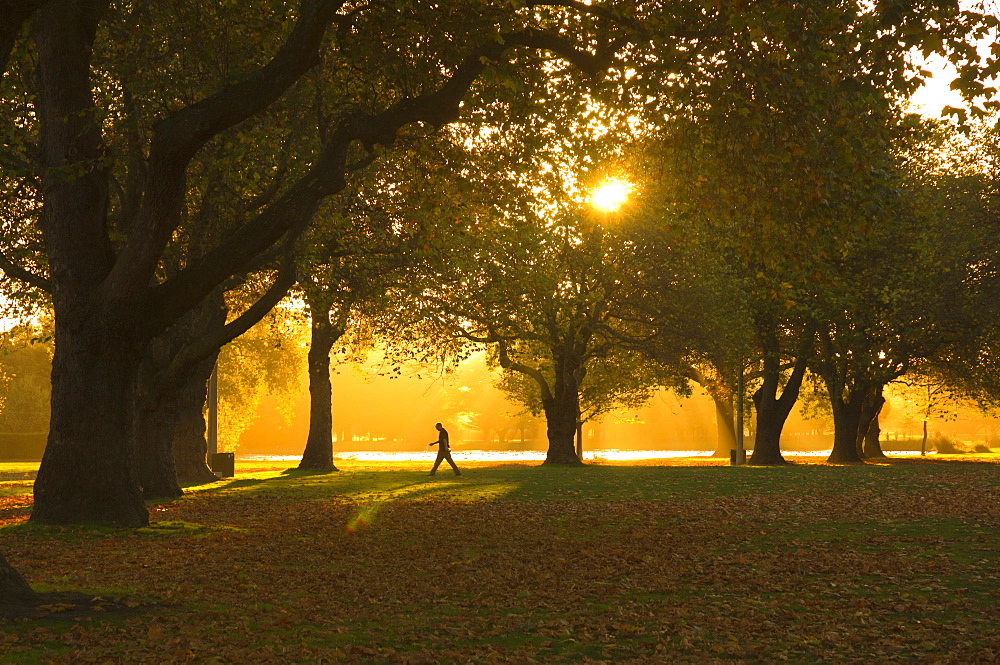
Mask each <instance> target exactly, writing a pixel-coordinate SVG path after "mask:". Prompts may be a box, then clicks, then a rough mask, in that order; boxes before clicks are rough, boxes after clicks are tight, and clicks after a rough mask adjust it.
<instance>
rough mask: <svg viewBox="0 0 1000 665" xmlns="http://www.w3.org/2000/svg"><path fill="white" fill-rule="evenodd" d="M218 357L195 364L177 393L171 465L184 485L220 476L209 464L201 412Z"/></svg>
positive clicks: (203, 417) (216, 355)
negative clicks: (172, 461) (172, 460)
mask: <svg viewBox="0 0 1000 665" xmlns="http://www.w3.org/2000/svg"><path fill="white" fill-rule="evenodd" d="M217 359H218V353H216V354H214V355H213V356H212V357H211V358H209V359H208V360H206V361H204V362H203V363H201V364H200V365H198V367H196V368H195V370H194V371H193V372H192V373H191V376H190V378H189V379H188V381H187V383H186V384H185V385H184V386H183V387H182V388H181V391H180V393H179V395H178V400H177V426H176V428H175V429H174V467H175V468H176V469H177V481H178V482H179V483H182V484H185V485H201V484H205V483H214V482H215V481H217V480H218V479H219V477H218V476H216V475H215V474H214V473H212V469H210V468H209V466H208V441H207V440H206V438H205V431H206V427H205V412H204V409H205V400H206V398H207V396H208V378H209V376H211V374H212V368H213V367H214V366H215V362H216V360H217Z"/></svg>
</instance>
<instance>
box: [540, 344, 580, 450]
mask: <svg viewBox="0 0 1000 665" xmlns="http://www.w3.org/2000/svg"><path fill="white" fill-rule="evenodd" d="M553 355H554V358H553V359H554V361H555V363H554V364H555V381H554V382H553V390H552V393H551V395H550V397H549V398H548V399H543V400H542V406H543V409H544V411H545V425H546V431H547V434H548V439H549V449H548V452H547V453H546V454H545V462H544V463H545V464H579V463H580V461H581V460H580V456H579V455H578V454H577V452H576V446H575V443H576V441H575V440H576V432H577V425H578V424H579V421H580V382H581V381H582V380H583V376H584V374H585V372H586V370H585V369H584V368H583V367H582V362H580V361H579V360H577V359H576V357H575V355H574V354H573V353H572V352H569V353H567V354H566V356H559V355H557V354H553Z"/></svg>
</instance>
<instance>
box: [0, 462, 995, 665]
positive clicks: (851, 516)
mask: <svg viewBox="0 0 1000 665" xmlns="http://www.w3.org/2000/svg"><path fill="white" fill-rule="evenodd" d="M459 463H460V464H461V461H459ZM689 463H693V460H692V461H690V462H689ZM338 464H339V465H340V466H341V468H342V471H340V472H339V473H333V474H312V473H305V472H299V471H287V470H285V469H283V468H280V467H276V466H268V465H267V464H263V463H253V464H238V467H237V476H236V477H235V478H233V479H227V480H223V481H220V482H218V483H213V484H212V485H207V486H202V487H192V488H188V492H187V494H186V495H185V496H184V497H183V498H181V499H179V500H176V501H162V502H156V503H153V504H151V506H150V508H151V518H152V520H153V521H152V523H151V525H150V527H148V528H145V529H138V530H133V531H116V530H109V529H100V528H92V527H86V526H79V527H49V526H40V525H34V524H28V523H25V519H26V517H27V515H28V512H29V511H30V484H28V483H29V482H30V479H28V480H27V481H26V479H25V478H24V477H23V474H24V473H28V474H30V472H31V469H27V470H25V469H24V468H23V465H22V466H19V467H16V468H15V467H13V465H11V466H10V467H8V466H7V465H0V479H2V480H0V497H2V498H0V524H2V525H3V527H2V528H0V551H3V552H4V553H5V554H6V556H7V557H8V559H9V560H10V561H11V562H12V563H13V564H14V565H16V566H17V567H18V568H19V569H20V570H21V571H22V572H23V573H24V574H25V576H26V577H27V578H28V579H29V580H30V581H31V582H32V583H33V584H34V586H35V587H36V588H38V589H39V590H46V589H64V590H79V591H86V592H89V593H94V594H97V595H104V596H126V600H128V601H130V602H133V603H135V604H139V605H140V607H143V606H145V604H147V603H156V605H152V606H149V607H146V611H145V612H144V613H142V614H140V615H138V616H134V617H128V618H121V617H119V618H114V617H111V618H102V617H101V616H100V613H99V612H98V613H94V614H95V615H94V616H93V617H87V618H84V619H82V620H77V621H60V620H59V617H58V612H54V613H53V614H52V615H51V616H50V617H48V618H46V619H43V620H36V621H27V622H13V623H11V622H8V623H7V624H0V660H2V661H3V662H5V663H6V662H11V663H36V662H37V663H41V662H57V663H59V662H65V663H87V662H101V663H103V662H128V663H145V662H156V663H161V662H178V663H180V662H192V661H193V662H217V663H244V662H253V663H258V662H276V663H277V662H280V663H286V662H310V663H315V662H323V661H327V662H340V661H344V662H365V663H369V662H371V663H397V662H409V663H434V662H440V663H452V662H477V663H486V662H516V663H528V662H595V661H605V662H615V663H617V662H635V663H647V662H669V663H686V662H690V663H702V662H722V663H732V662H744V663H751V662H752V663H773V662H800V663H819V662H829V663H849V662H857V663H871V662H889V661H903V662H922V661H927V662H941V663H963V664H964V663H977V662H982V663H987V662H996V660H997V659H1000V570H998V566H997V564H998V563H1000V556H998V555H1000V456H998V455H996V454H993V455H978V456H969V455H963V456H960V457H959V456H956V457H955V458H945V457H941V456H935V458H934V459H933V460H931V459H925V460H912V459H904V460H894V461H892V462H890V463H886V464H870V465H863V466H830V465H825V464H815V463H808V464H806V463H800V464H794V465H789V466H787V467H781V468H753V467H729V466H725V465H722V463H721V462H720V463H716V464H714V465H712V464H711V463H708V464H707V465H706V462H705V461H704V460H699V461H698V464H700V466H691V465H688V464H686V463H685V462H684V461H682V460H677V461H674V462H672V463H671V464H670V465H667V466H653V465H647V464H643V463H634V462H629V463H628V465H624V464H622V465H611V464H599V465H598V464H594V465H588V466H585V467H580V468H554V467H553V468H550V467H538V466H527V465H516V464H512V465H503V466H489V465H486V464H479V465H476V464H467V465H463V476H462V478H454V477H453V476H451V475H450V474H440V473H439V475H438V476H436V477H435V478H429V477H427V476H426V471H427V469H426V466H427V465H425V464H417V463H397V464H395V465H393V466H389V465H384V464H383V465H379V464H372V463H363V462H345V463H342V464H340V463H338ZM213 659H215V660H214V661H213Z"/></svg>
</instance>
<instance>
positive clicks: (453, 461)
mask: <svg viewBox="0 0 1000 665" xmlns="http://www.w3.org/2000/svg"><path fill="white" fill-rule="evenodd" d="M444 458H445V459H446V460H448V464H451V468H452V470H453V471H454V472H455V475H456V476H460V475H462V472H461V471H459V470H458V467H457V466H455V460H453V459H452V458H451V451H450V450H449V451H448V452H446V453H445V454H444Z"/></svg>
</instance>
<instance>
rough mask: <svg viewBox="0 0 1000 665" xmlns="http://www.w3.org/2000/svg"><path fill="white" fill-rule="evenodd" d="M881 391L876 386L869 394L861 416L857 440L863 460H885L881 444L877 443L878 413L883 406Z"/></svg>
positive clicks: (878, 431)
mask: <svg viewBox="0 0 1000 665" xmlns="http://www.w3.org/2000/svg"><path fill="white" fill-rule="evenodd" d="M882 389H883V387H882V386H878V388H876V389H874V390H873V391H872V392H871V394H870V395H869V398H868V400H867V403H866V405H865V411H864V413H863V414H862V419H861V425H860V429H859V431H858V439H859V442H860V444H861V456H862V458H865V459H886V456H885V453H884V452H883V451H882V443H881V442H880V441H879V437H880V436H881V434H882V428H881V427H879V422H878V418H879V413H881V412H882V406H883V405H885V397H884V396H883V395H882Z"/></svg>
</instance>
